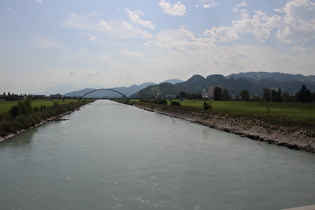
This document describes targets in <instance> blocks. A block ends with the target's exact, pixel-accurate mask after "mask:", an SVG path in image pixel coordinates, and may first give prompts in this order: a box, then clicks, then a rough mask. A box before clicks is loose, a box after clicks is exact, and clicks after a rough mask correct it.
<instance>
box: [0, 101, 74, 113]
mask: <svg viewBox="0 0 315 210" xmlns="http://www.w3.org/2000/svg"><path fill="white" fill-rule="evenodd" d="M77 101H78V100H77V99H66V100H64V101H63V100H62V99H53V100H48V99H46V100H32V108H35V107H37V108H39V107H41V106H46V107H49V106H53V105H54V103H55V102H57V103H59V104H66V103H70V102H77ZM19 102H21V101H0V114H4V113H6V112H8V111H9V110H10V109H11V107H12V106H14V105H18V103H19Z"/></svg>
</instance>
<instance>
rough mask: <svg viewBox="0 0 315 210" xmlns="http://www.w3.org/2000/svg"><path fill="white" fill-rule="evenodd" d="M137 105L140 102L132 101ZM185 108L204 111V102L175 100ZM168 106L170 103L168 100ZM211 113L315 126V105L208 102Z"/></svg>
mask: <svg viewBox="0 0 315 210" xmlns="http://www.w3.org/2000/svg"><path fill="white" fill-rule="evenodd" d="M132 101H134V102H135V103H136V102H138V101H139V100H132ZM174 101H177V102H180V104H181V106H183V107H193V108H197V109H201V110H202V109H203V103H204V101H203V100H183V101H181V100H174ZM167 102H168V105H170V101H169V100H167ZM207 102H208V103H210V104H211V106H212V109H211V112H215V113H222V114H230V115H235V116H236V117H237V116H239V115H242V116H248V117H251V118H259V119H265V120H266V119H268V121H272V122H275V123H281V124H286V123H290V124H297V125H301V126H303V125H311V126H315V104H314V103H274V102H241V101H207Z"/></svg>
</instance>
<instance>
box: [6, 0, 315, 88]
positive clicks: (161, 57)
mask: <svg viewBox="0 0 315 210" xmlns="http://www.w3.org/2000/svg"><path fill="white" fill-rule="evenodd" d="M0 49H1V50H0V58H1V60H0V92H1V93H2V92H11V93H12V92H13V93H32V94H34V93H44V92H45V93H46V94H52V93H61V94H64V93H67V92H70V91H74V90H80V89H83V88H113V87H121V86H127V87H128V86H131V85H133V84H137V85H140V84H142V83H145V82H155V83H160V82H163V81H165V80H168V79H181V80H187V79H189V78H190V77H191V76H193V75H195V74H200V75H202V76H204V77H206V76H208V75H212V74H222V75H224V76H227V75H229V74H232V73H240V72H247V71H267V72H284V73H291V74H303V75H315V68H314V67H315V0H264V1H262V0H248V1H244V0H110V1H109V0H103V1H99V0H1V1H0Z"/></svg>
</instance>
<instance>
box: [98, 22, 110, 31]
mask: <svg viewBox="0 0 315 210" xmlns="http://www.w3.org/2000/svg"><path fill="white" fill-rule="evenodd" d="M99 24H100V26H101V27H102V28H103V29H104V30H106V31H112V30H113V28H112V26H111V25H110V24H109V23H108V22H106V21H105V20H103V19H101V20H100V23H99Z"/></svg>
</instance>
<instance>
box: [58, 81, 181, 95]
mask: <svg viewBox="0 0 315 210" xmlns="http://www.w3.org/2000/svg"><path fill="white" fill-rule="evenodd" d="M179 82H183V81H182V80H179V79H170V80H166V81H164V82H162V83H170V84H176V83H179ZM150 85H156V84H155V83H152V82H147V83H143V84H141V85H132V86H130V87H116V88H108V89H111V90H115V91H118V92H120V93H122V94H124V95H126V96H128V97H129V96H131V95H132V94H135V93H136V92H138V91H139V90H142V89H144V88H146V87H148V86H150ZM92 90H96V89H93V88H85V89H83V90H78V91H73V92H69V93H66V94H64V96H66V97H80V96H82V95H84V94H86V93H88V92H90V91H92ZM105 94H106V97H115V95H116V93H114V92H110V91H106V93H105ZM93 96H95V97H103V96H104V93H101V92H99V93H98V92H95V93H94V95H93Z"/></svg>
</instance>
